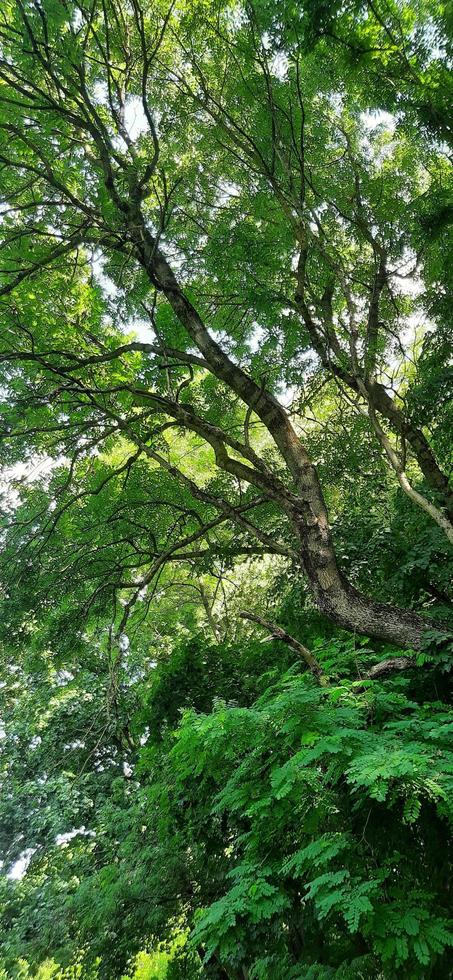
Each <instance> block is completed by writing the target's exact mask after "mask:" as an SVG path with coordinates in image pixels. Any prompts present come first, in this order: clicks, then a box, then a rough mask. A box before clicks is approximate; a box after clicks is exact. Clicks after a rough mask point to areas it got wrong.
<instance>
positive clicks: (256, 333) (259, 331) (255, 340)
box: [249, 322, 266, 354]
mask: <svg viewBox="0 0 453 980" xmlns="http://www.w3.org/2000/svg"><path fill="white" fill-rule="evenodd" d="M252 326H253V332H252V335H251V337H250V340H249V348H250V351H251V352H252V354H256V353H257V351H259V349H260V347H261V344H262V343H263V341H264V339H265V337H266V331H265V330H263V327H260V325H259V323H256V322H254V323H253V324H252Z"/></svg>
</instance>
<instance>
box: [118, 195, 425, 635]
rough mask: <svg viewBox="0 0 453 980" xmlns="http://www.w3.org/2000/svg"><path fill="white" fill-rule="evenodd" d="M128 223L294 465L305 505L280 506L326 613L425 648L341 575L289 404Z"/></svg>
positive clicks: (412, 631) (420, 630) (192, 326)
mask: <svg viewBox="0 0 453 980" xmlns="http://www.w3.org/2000/svg"><path fill="white" fill-rule="evenodd" d="M129 221H130V222H131V224H130V231H131V234H132V238H133V240H135V243H136V245H137V251H138V257H139V259H140V262H141V264H142V265H143V267H144V269H145V270H146V271H147V273H148V275H149V278H150V280H151V282H152V283H153V284H154V285H155V286H157V288H158V289H160V290H161V291H162V292H163V293H164V295H165V296H166V298H167V300H168V302H169V303H170V305H171V307H172V308H173V310H174V312H175V314H176V316H177V318H178V320H179V321H180V323H181V324H182V325H183V327H184V328H185V330H186V331H187V333H188V335H189V337H190V338H191V340H192V341H193V343H195V344H196V346H197V347H198V350H199V351H200V352H201V353H202V355H203V357H204V358H205V359H206V361H207V363H208V365H209V368H210V370H211V371H212V373H213V374H214V375H215V376H216V377H217V378H218V379H219V380H220V381H222V382H224V383H225V384H227V385H228V386H229V387H230V388H231V389H232V391H234V392H235V393H236V394H237V395H239V397H240V398H241V399H242V400H243V402H244V403H245V404H246V405H248V406H249V408H250V409H252V410H253V411H254V412H255V414H256V415H257V416H258V418H260V419H261V421H262V422H263V424H264V425H265V426H266V428H267V430H268V432H269V433H270V435H271V436H272V438H273V440H274V442H275V444H276V446H277V448H278V449H279V451H280V453H281V455H282V457H283V459H284V460H285V462H286V465H287V466H288V469H289V471H290V473H291V475H292V477H293V480H294V483H295V486H296V487H297V496H298V499H299V502H298V503H297V504H295V503H294V497H293V500H292V501H290V500H289V499H288V497H286V498H285V497H284V495H283V493H282V499H281V506H282V508H283V509H284V510H285V511H286V513H287V515H288V517H289V518H290V520H291V522H292V524H293V526H294V528H295V531H296V533H297V536H298V539H299V541H300V545H301V564H302V567H303V569H304V571H305V573H306V575H307V577H308V580H309V583H310V586H311V589H312V593H313V597H314V599H315V602H316V604H317V606H318V608H319V609H320V611H321V612H322V613H324V614H325V615H326V616H328V618H329V619H331V620H333V622H335V623H337V624H338V625H339V626H342V627H343V628H344V629H348V630H350V631H351V632H357V633H363V634H364V635H366V636H370V637H374V638H376V639H379V640H385V641H386V642H388V643H394V644H397V645H398V646H401V647H403V648H406V649H407V648H409V649H420V647H421V645H422V639H423V634H424V632H425V630H426V629H427V626H428V624H427V623H426V622H425V621H424V620H423V619H422V618H421V617H420V616H418V615H417V614H416V613H413V612H410V611H408V610H405V609H400V608H398V607H396V606H391V605H387V604H385V603H381V602H376V601H375V600H374V599H370V598H368V597H367V596H365V595H363V594H362V593H360V592H358V591H357V589H355V588H354V587H353V586H352V585H350V583H349V582H348V581H347V580H346V579H345V577H344V576H343V575H342V573H341V572H340V570H339V568H338V565H337V561H336V556H335V550H334V546H333V541H332V535H331V531H330V527H329V520H328V515H327V509H326V505H325V502H324V497H323V493H322V490H321V486H320V483H319V479H318V474H317V471H316V469H315V467H314V466H313V464H312V463H311V461H310V458H309V456H308V453H307V451H306V449H305V447H304V446H303V445H302V443H301V441H300V439H299V437H298V435H297V433H296V431H295V429H294V428H293V426H292V424H291V421H290V419H289V418H288V415H287V413H286V411H285V409H284V408H283V406H282V405H280V403H279V402H278V401H277V399H276V398H275V397H274V396H273V395H272V394H271V393H270V392H268V391H266V390H265V389H264V388H263V387H262V386H260V385H258V384H257V383H256V381H254V379H253V378H251V377H250V375H248V374H247V373H246V372H245V371H243V369H242V368H241V367H239V365H237V364H235V363H234V361H232V360H231V359H230V358H229V357H228V355H227V354H226V353H225V351H223V350H222V348H221V347H220V346H219V345H218V344H217V343H216V341H215V340H214V339H213V337H211V335H210V333H209V331H208V330H207V328H206V326H205V324H204V323H203V320H202V319H201V317H200V315H199V313H198V311H197V310H196V309H195V307H194V306H193V305H192V303H191V302H190V300H189V299H188V297H187V296H186V295H185V293H184V291H183V289H182V288H181V286H180V285H179V283H178V281H177V279H176V276H175V275H174V273H173V270H172V268H171V266H170V265H169V263H168V262H167V259H166V258H165V256H164V254H163V253H162V252H161V250H160V249H159V247H158V245H157V242H156V241H155V240H154V239H153V237H152V235H151V234H150V232H149V230H148V228H147V227H146V224H145V223H144V221H143V217H142V215H141V213H140V210H139V209H138V208H137V206H132V207H131V209H130V213H129ZM249 473H253V470H251V469H249ZM257 475H258V474H257ZM283 489H284V488H283V487H282V490H283Z"/></svg>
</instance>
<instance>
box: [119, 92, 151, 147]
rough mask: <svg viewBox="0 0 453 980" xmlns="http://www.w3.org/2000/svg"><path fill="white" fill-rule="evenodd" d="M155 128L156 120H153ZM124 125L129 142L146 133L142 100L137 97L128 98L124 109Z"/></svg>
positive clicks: (146, 125)
mask: <svg viewBox="0 0 453 980" xmlns="http://www.w3.org/2000/svg"><path fill="white" fill-rule="evenodd" d="M153 122H154V125H155V126H156V128H157V122H158V121H157V120H156V119H153ZM124 123H125V126H126V129H127V132H128V134H129V136H130V138H131V140H136V139H138V137H139V136H142V135H143V133H146V132H147V131H148V121H147V119H146V116H145V111H144V109H143V103H142V100H141V99H139V97H138V95H133V96H130V97H129V99H128V100H127V102H126V105H125V108H124Z"/></svg>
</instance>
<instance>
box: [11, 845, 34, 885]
mask: <svg viewBox="0 0 453 980" xmlns="http://www.w3.org/2000/svg"><path fill="white" fill-rule="evenodd" d="M35 850H36V848H35V847H27V849H26V850H25V851H23V852H22V854H21V856H20V858H18V859H17V861H15V862H14V864H13V866H12V868H11V871H9V872H8V875H7V877H8V878H10V880H11V881H20V879H21V878H23V877H24V874H25V872H26V870H27V868H28V865H29V864H30V861H31V859H32V857H33V855H34V853H35Z"/></svg>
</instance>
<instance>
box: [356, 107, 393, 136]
mask: <svg viewBox="0 0 453 980" xmlns="http://www.w3.org/2000/svg"><path fill="white" fill-rule="evenodd" d="M360 121H361V122H362V123H363V125H364V126H365V127H366V129H369V130H370V131H371V130H373V129H377V127H378V126H385V128H386V129H390V130H391V131H392V132H393V130H394V129H395V126H396V117H395V116H394V115H393V113H392V112H385V111H384V109H370V110H367V111H366V112H361V113H360Z"/></svg>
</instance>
